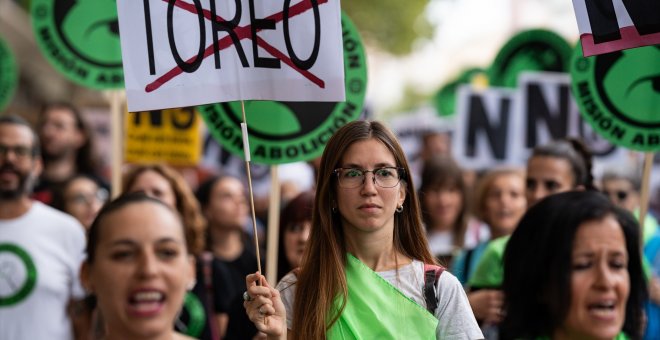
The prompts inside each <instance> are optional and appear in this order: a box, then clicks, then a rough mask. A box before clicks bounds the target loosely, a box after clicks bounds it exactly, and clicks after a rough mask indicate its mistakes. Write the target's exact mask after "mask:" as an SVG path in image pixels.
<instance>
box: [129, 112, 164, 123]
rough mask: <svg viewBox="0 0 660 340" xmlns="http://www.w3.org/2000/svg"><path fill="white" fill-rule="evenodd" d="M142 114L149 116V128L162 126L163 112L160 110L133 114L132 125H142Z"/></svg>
mask: <svg viewBox="0 0 660 340" xmlns="http://www.w3.org/2000/svg"><path fill="white" fill-rule="evenodd" d="M143 114H147V115H149V123H150V125H151V126H154V127H159V126H163V112H162V111H161V110H154V111H141V112H134V113H133V125H135V126H140V125H142V115H143Z"/></svg>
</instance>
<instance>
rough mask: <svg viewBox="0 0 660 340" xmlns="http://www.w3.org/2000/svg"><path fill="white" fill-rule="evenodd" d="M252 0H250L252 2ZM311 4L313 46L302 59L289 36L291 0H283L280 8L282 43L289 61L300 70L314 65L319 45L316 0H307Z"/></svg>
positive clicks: (319, 18) (318, 19)
mask: <svg viewBox="0 0 660 340" xmlns="http://www.w3.org/2000/svg"><path fill="white" fill-rule="evenodd" d="M252 1H253V0H250V2H252ZM303 1H304V0H303ZM309 1H310V2H311V4H312V11H313V12H314V47H313V48H312V53H311V54H310V56H309V58H307V59H306V60H302V59H300V58H298V55H296V51H294V50H293V46H292V45H291V36H290V35H289V6H290V5H291V0H284V9H283V10H282V14H283V17H284V18H283V19H282V24H283V27H284V43H285V44H286V51H287V52H288V53H289V57H290V58H291V61H293V63H294V64H295V65H296V66H297V67H298V68H300V69H302V70H309V69H310V68H312V66H314V63H315V62H316V58H317V57H318V56H319V47H320V46H321V15H320V13H319V3H318V0H309Z"/></svg>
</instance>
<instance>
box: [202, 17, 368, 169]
mask: <svg viewBox="0 0 660 340" xmlns="http://www.w3.org/2000/svg"><path fill="white" fill-rule="evenodd" d="M341 22H342V36H343V44H344V73H345V87H346V101H344V102H339V103H333V102H277V101H245V112H246V116H247V125H248V135H249V143H250V151H251V154H250V158H251V159H252V161H253V162H254V163H262V164H283V163H291V162H297V161H306V160H310V159H314V158H316V157H319V156H321V154H322V153H323V149H324V147H325V144H326V142H327V141H328V139H330V136H332V134H333V133H334V132H335V131H337V129H339V128H340V127H341V126H343V125H345V124H346V123H348V122H350V121H353V120H355V119H357V118H358V117H359V116H360V114H361V113H362V107H363V105H364V97H365V94H366V90H367V64H366V62H367V60H366V56H365V53H364V46H363V44H362V39H361V38H360V35H359V33H358V31H357V29H356V28H355V26H354V25H353V23H352V22H351V21H350V19H349V18H348V16H347V15H346V14H342V19H341ZM282 86H286V83H283V84H282ZM197 110H198V112H199V113H200V114H201V115H202V117H204V120H205V121H206V125H207V127H208V129H209V131H210V132H211V134H212V135H213V137H214V138H215V139H216V140H218V142H220V143H221V144H222V145H223V146H224V147H225V148H227V149H228V150H229V151H230V152H231V153H233V154H235V155H239V156H241V157H242V156H243V141H242V135H241V126H240V123H241V121H242V109H241V103H240V102H230V103H219V104H212V105H204V106H200V107H198V109H197Z"/></svg>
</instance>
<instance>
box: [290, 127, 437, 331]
mask: <svg viewBox="0 0 660 340" xmlns="http://www.w3.org/2000/svg"><path fill="white" fill-rule="evenodd" d="M369 139H376V140H378V141H380V142H381V143H383V144H384V145H385V146H386V147H387V148H388V149H389V150H390V152H391V153H392V155H393V156H394V159H395V160H396V166H398V167H402V168H404V169H405V171H404V176H403V177H402V180H401V185H404V186H405V187H406V192H407V194H406V199H405V201H404V203H403V211H402V212H401V213H398V214H395V219H394V235H393V241H394V249H395V250H397V251H398V252H400V253H401V254H403V255H404V256H407V257H409V258H412V259H416V260H419V261H423V262H425V263H435V260H434V258H433V256H432V255H431V252H430V251H429V249H428V246H427V242H426V236H425V233H424V229H423V227H422V220H421V216H420V209H419V203H418V200H417V194H416V193H415V190H414V189H413V185H412V177H411V175H410V167H409V166H408V161H407V160H406V157H405V155H404V152H403V150H402V149H401V146H400V145H399V142H398V141H397V139H396V137H395V136H394V134H393V133H392V132H391V131H390V130H389V129H388V128H387V127H385V125H383V124H382V123H379V122H375V121H374V122H369V121H354V122H351V123H348V124H346V125H344V126H343V127H341V128H340V129H339V130H337V132H336V133H335V134H334V135H333V136H332V137H331V138H330V140H329V141H328V144H327V145H326V147H325V150H324V151H323V156H322V159H321V166H320V168H319V176H318V180H317V186H316V200H315V202H314V210H313V216H312V230H311V233H310V237H309V241H308V245H307V249H306V251H305V255H304V256H303V262H302V267H301V270H300V273H299V275H298V283H297V287H296V298H295V302H294V306H293V324H292V328H293V332H292V333H293V334H292V335H293V338H294V339H325V338H326V331H327V330H328V329H329V328H330V327H331V326H332V325H333V324H334V323H335V322H336V321H337V319H338V318H339V315H340V314H341V312H342V310H343V309H344V307H345V305H346V297H347V294H348V287H347V283H346V274H345V272H344V267H345V264H346V261H347V258H346V240H345V236H344V232H343V228H342V227H341V225H342V224H341V217H340V215H339V214H338V213H333V212H332V206H333V204H334V203H336V202H337V191H336V190H337V182H336V177H335V176H334V175H333V170H334V169H336V168H337V167H339V166H340V162H341V160H342V157H343V156H344V153H345V152H346V150H347V149H348V147H349V146H351V145H352V144H353V143H355V142H358V141H364V140H369ZM335 299H339V300H338V301H339V302H340V304H339V305H340V307H339V309H335V308H334V303H335Z"/></svg>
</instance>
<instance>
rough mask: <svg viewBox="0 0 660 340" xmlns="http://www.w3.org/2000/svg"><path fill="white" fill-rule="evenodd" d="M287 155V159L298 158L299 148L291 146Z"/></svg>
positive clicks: (286, 151)
mask: <svg viewBox="0 0 660 340" xmlns="http://www.w3.org/2000/svg"><path fill="white" fill-rule="evenodd" d="M285 153H286V156H287V157H289V158H294V157H296V156H298V153H299V152H298V148H296V147H295V146H293V145H291V146H288V147H287V148H286V150H285Z"/></svg>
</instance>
